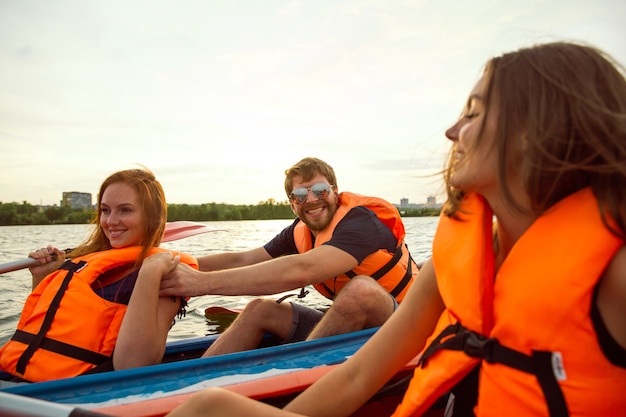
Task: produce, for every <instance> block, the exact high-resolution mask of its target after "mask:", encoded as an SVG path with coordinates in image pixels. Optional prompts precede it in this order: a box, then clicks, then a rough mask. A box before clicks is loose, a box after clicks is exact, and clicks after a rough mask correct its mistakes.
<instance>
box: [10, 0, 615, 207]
mask: <svg viewBox="0 0 626 417" xmlns="http://www.w3.org/2000/svg"><path fill="white" fill-rule="evenodd" d="M625 22H626V2H624V1H623V0H595V1H589V0H584V1H583V0H527V1H510V0H474V1H471V2H470V1H462V0H458V1H446V0H418V1H399V0H345V1H341V0H310V1H291V0H284V1H283V0H247V1H243V0H197V1H196V0H193V1H192V0H179V1H159V0H136V1H133V0H107V1H100V0H55V1H48V0H40V1H34V0H19V1H18V0H14V1H7V0H0V154H1V155H2V157H1V159H0V162H1V163H0V202H4V203H8V202H18V203H21V202H23V201H26V202H29V203H31V204H43V205H54V204H59V203H60V200H61V197H62V193H63V192H64V191H79V192H87V193H92V195H93V199H94V202H95V199H96V195H97V192H98V189H99V187H100V184H101V183H102V181H103V180H104V179H105V178H106V177H107V176H108V175H109V174H111V173H112V172H114V171H117V170H121V169H128V168H137V167H139V166H146V167H148V168H149V169H151V170H152V171H154V173H155V174H156V176H157V178H158V179H159V181H160V182H161V184H162V185H163V187H164V189H165V193H166V197H167V200H168V202H169V203H178V204H184V203H186V204H202V203H211V202H216V203H228V204H257V203H259V202H262V201H267V200H268V199H274V200H276V201H285V200H286V196H285V192H284V189H283V181H284V171H285V169H287V168H289V167H290V166H291V165H293V164H294V163H295V162H297V161H299V160H300V159H302V158H304V157H307V156H314V157H318V158H321V159H323V160H324V161H326V162H328V163H329V164H330V165H331V166H333V168H334V170H335V173H336V174H337V182H338V184H337V185H338V188H339V190H340V191H352V192H357V193H360V194H367V195H373V196H377V197H382V198H384V199H386V200H388V201H390V202H392V203H394V204H399V203H400V199H401V198H408V199H409V202H410V203H424V202H426V198H427V197H428V196H436V197H437V199H438V202H442V200H443V199H444V196H443V187H442V182H441V176H440V175H438V172H440V170H441V169H442V167H443V161H444V156H445V154H446V152H447V150H448V149H449V146H450V142H449V141H448V140H446V138H445V134H444V133H445V130H446V128H447V127H449V126H450V125H451V124H452V123H453V122H454V121H455V120H456V119H457V117H458V116H459V114H460V111H461V110H462V107H463V104H464V103H465V101H466V98H467V95H468V94H469V92H470V90H471V89H472V87H473V85H474V83H475V82H476V81H477V80H478V78H479V76H480V73H481V71H482V68H483V65H484V64H485V62H486V61H487V60H488V59H489V58H490V57H492V56H494V55H499V54H501V53H504V52H508V51H512V50H515V49H518V48H520V47H525V46H529V45H532V44H537V43H543V42H551V41H558V40H568V41H578V42H584V43H588V44H591V45H593V46H596V47H599V48H601V49H602V50H604V51H606V52H608V53H609V54H611V55H612V56H613V57H614V58H616V59H617V60H618V61H619V62H621V63H622V64H624V65H626V42H625V40H626V23H625Z"/></svg>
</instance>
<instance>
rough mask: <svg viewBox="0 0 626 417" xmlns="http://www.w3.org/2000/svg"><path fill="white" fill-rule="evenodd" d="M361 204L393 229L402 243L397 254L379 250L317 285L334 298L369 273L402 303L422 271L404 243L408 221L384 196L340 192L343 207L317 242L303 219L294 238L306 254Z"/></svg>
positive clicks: (328, 235) (327, 237) (325, 293)
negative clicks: (351, 283)
mask: <svg viewBox="0 0 626 417" xmlns="http://www.w3.org/2000/svg"><path fill="white" fill-rule="evenodd" d="M358 206H363V207H366V208H368V209H370V210H372V211H373V212H374V213H375V214H376V217H378V219H379V220H380V221H381V222H383V224H385V226H387V227H388V228H389V230H391V232H392V233H393V235H394V236H395V238H396V240H397V242H398V246H397V248H396V251H395V253H389V252H388V251H386V250H384V249H379V250H378V251H376V252H374V253H372V254H370V255H368V256H367V257H366V258H365V259H363V261H362V262H361V263H360V264H359V265H357V266H356V267H355V268H354V269H353V270H351V271H347V272H345V273H343V274H341V275H339V276H336V277H333V278H329V279H327V280H326V281H324V282H321V283H318V284H315V285H313V286H314V287H315V289H316V290H317V291H319V292H320V294H322V295H323V296H325V297H326V298H329V299H331V300H332V299H333V298H334V297H335V295H336V294H337V293H338V292H339V291H341V289H342V288H343V287H344V285H346V283H348V281H350V278H353V277H355V276H357V275H367V276H369V277H372V278H374V279H376V280H377V282H378V283H379V284H380V285H381V286H382V287H383V288H385V289H386V290H387V291H388V292H389V293H390V294H391V295H393V296H394V297H395V298H396V300H397V301H398V302H401V301H402V299H403V298H404V296H405V295H406V293H407V291H408V289H409V287H410V285H411V283H412V282H413V279H415V277H416V276H417V273H418V271H419V270H418V268H417V265H416V264H415V262H414V261H413V259H412V258H411V254H410V253H409V249H408V247H407V246H406V244H405V243H404V236H405V230H404V224H403V223H402V218H401V217H400V213H398V209H397V208H395V207H394V206H393V205H391V204H389V203H388V202H387V201H385V200H383V199H380V198H376V197H366V196H362V195H359V194H354V193H348V192H343V193H341V194H339V207H338V208H337V211H336V212H335V215H334V216H333V218H332V220H331V222H330V224H329V225H328V226H327V227H326V228H325V229H324V230H322V231H321V232H320V233H319V234H318V235H317V237H316V238H315V245H313V239H312V236H311V230H310V229H309V228H308V227H307V226H306V225H305V224H304V223H303V222H299V223H298V224H297V225H296V227H295V228H294V240H295V243H296V247H297V248H298V252H299V253H304V252H307V251H309V250H311V249H312V248H313V247H314V246H315V247H318V246H320V245H321V244H323V243H324V242H328V241H329V240H330V238H331V237H332V235H333V232H334V230H335V228H336V227H337V224H338V223H339V222H340V221H341V219H343V218H344V217H345V215H346V214H348V212H349V211H350V210H351V209H353V208H354V207H358Z"/></svg>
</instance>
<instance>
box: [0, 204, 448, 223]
mask: <svg viewBox="0 0 626 417" xmlns="http://www.w3.org/2000/svg"><path fill="white" fill-rule="evenodd" d="M439 211H440V209H439V208H431V207H423V208H416V209H403V210H402V216H403V217H416V216H438V215H439ZM94 215H95V209H93V208H89V209H87V208H71V207H61V206H50V207H42V206H34V205H32V204H30V203H28V202H26V201H24V202H22V203H2V202H0V226H11V225H45V224H87V223H89V222H90V221H91V219H92V218H93V216H94ZM294 218H295V215H294V214H293V212H292V211H291V206H290V205H289V201H283V202H277V201H276V200H274V199H269V200H267V201H263V202H260V203H258V204H256V205H243V204H226V203H206V204H193V205H192V204H168V205H167V221H170V222H173V221H177V220H190V221H221V220H272V219H294Z"/></svg>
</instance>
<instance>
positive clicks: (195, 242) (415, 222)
mask: <svg viewBox="0 0 626 417" xmlns="http://www.w3.org/2000/svg"><path fill="white" fill-rule="evenodd" d="M403 220H404V223H405V227H406V231H407V236H406V242H407V244H408V246H409V249H410V251H411V254H412V255H413V258H414V259H415V260H416V261H417V262H419V261H422V260H425V259H427V258H428V257H429V256H430V253H431V242H432V238H433V235H434V233H435V228H436V225H437V220H438V218H437V217H410V218H404V219H403ZM291 222H292V220H251V221H224V222H204V224H206V225H208V226H209V227H211V228H212V229H215V230H216V231H214V232H211V233H205V234H201V235H196V236H191V237H188V238H185V239H181V240H177V241H174V242H168V243H164V244H162V247H164V248H168V249H173V250H177V251H180V252H186V253H189V254H191V255H193V256H202V255H207V254H210V253H217V252H226V251H240V250H247V249H253V248H256V247H259V246H262V245H263V244H264V243H265V242H267V241H268V240H270V239H271V238H272V237H274V236H275V235H276V234H277V233H278V232H280V231H281V230H282V229H283V228H284V227H286V226H288V225H289V224H290V223H291ZM91 227H92V226H90V225H49V226H2V227H0V264H3V263H6V262H11V261H15V260H20V259H24V258H26V257H27V256H28V252H30V251H32V250H33V249H37V248H41V247H44V246H46V245H48V244H52V245H54V246H56V247H58V248H60V249H65V248H73V247H75V246H77V245H78V244H79V243H81V241H82V240H83V239H84V238H86V236H87V235H88V234H89V231H90V230H91V229H90V228H91ZM30 287H31V276H30V273H29V271H28V269H24V270H20V271H14V272H10V273H6V274H2V275H0V294H1V295H0V345H2V344H4V343H5V342H6V341H7V340H9V339H10V337H11V336H12V334H13V332H14V331H15V327H16V325H17V321H18V319H19V316H20V312H21V311H22V306H23V304H24V301H25V299H26V297H27V296H28V294H29V292H30V289H31V288H30ZM288 293H291V292H288ZM281 295H282V294H279V295H276V296H272V297H273V298H278V297H279V296H281ZM250 299H251V297H240V296H203V297H194V298H192V299H191V300H190V301H189V307H188V308H187V315H186V316H185V317H183V318H182V319H180V320H178V319H177V321H176V324H175V325H174V327H172V330H171V331H170V333H169V335H168V340H179V339H185V338H188V337H195V336H204V335H207V334H210V333H215V328H216V325H215V324H213V323H210V322H209V321H208V320H207V319H206V317H205V315H204V310H205V308H206V307H209V306H222V307H228V308H241V307H244V306H245V305H246V303H247V302H248V301H249V300H250ZM298 302H302V303H303V304H305V305H309V306H313V307H318V306H325V305H328V304H329V302H328V300H326V299H325V298H324V297H322V296H320V295H319V294H318V293H317V292H316V291H314V290H313V291H310V293H309V295H308V296H307V297H306V298H304V299H302V300H298Z"/></svg>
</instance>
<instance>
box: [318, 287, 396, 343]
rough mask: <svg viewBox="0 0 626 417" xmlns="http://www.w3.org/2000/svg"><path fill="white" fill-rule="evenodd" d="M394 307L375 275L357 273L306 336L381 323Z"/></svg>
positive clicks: (361, 328)
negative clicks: (374, 277) (367, 275)
mask: <svg viewBox="0 0 626 417" xmlns="http://www.w3.org/2000/svg"><path fill="white" fill-rule="evenodd" d="M394 307H395V305H394V302H393V299H392V298H391V295H389V293H388V292H387V291H386V290H385V289H384V288H383V287H381V286H380V285H379V284H378V283H377V282H376V281H375V280H374V279H372V278H370V277H366V276H361V275H359V276H356V277H354V278H352V280H350V282H349V283H348V284H346V286H345V287H344V288H343V289H342V290H341V291H340V292H339V294H338V295H337V297H336V298H335V300H334V301H333V304H332V306H331V307H330V309H329V310H328V311H327V312H326V314H324V317H323V318H322V320H321V321H320V322H319V323H318V324H317V326H316V327H315V328H314V329H313V331H312V332H311V334H310V335H309V337H307V340H312V339H319V338H322V337H327V336H333V335H336V334H343V333H349V332H354V331H357V330H363V329H368V328H371V327H377V326H380V325H382V324H383V323H384V322H385V321H387V319H388V318H389V316H391V313H393V311H394Z"/></svg>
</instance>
